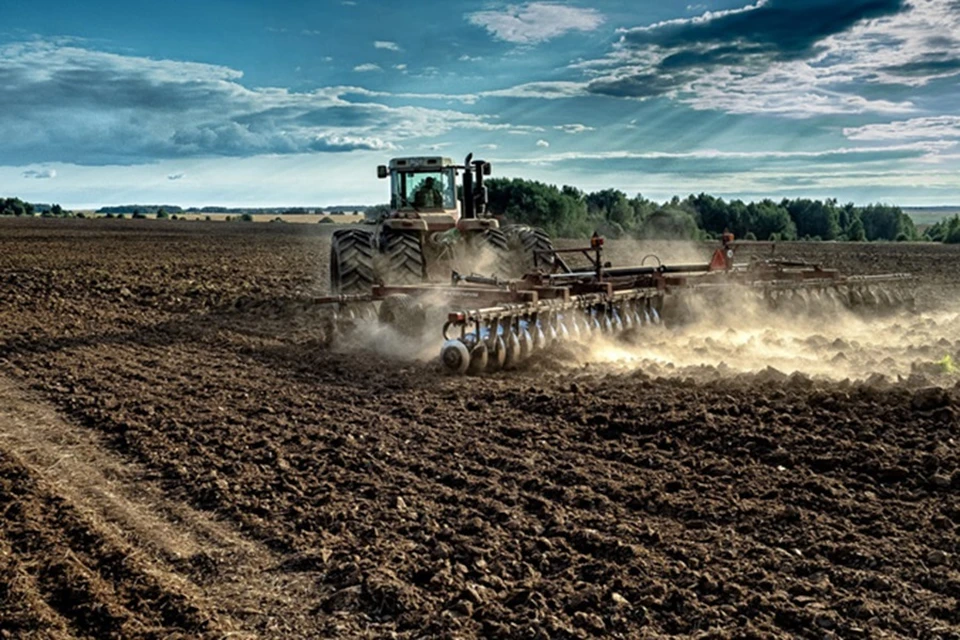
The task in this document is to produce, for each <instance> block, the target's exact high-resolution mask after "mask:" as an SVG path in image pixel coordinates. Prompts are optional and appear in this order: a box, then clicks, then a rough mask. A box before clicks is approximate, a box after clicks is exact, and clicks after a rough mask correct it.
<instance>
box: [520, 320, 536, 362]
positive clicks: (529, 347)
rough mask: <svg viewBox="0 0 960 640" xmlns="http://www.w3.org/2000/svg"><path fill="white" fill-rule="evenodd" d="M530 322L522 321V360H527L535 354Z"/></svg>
mask: <svg viewBox="0 0 960 640" xmlns="http://www.w3.org/2000/svg"><path fill="white" fill-rule="evenodd" d="M529 324H530V323H529V321H528V320H521V321H520V359H521V360H526V359H527V358H529V357H530V354H531V353H533V336H531V335H530V328H529Z"/></svg>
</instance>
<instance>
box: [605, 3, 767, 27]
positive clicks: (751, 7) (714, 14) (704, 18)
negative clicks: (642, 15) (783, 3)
mask: <svg viewBox="0 0 960 640" xmlns="http://www.w3.org/2000/svg"><path fill="white" fill-rule="evenodd" d="M768 4H770V0H757V2H756V4H748V5H747V6H745V7H739V8H737V9H726V10H723V11H706V12H704V13H702V14H701V15H698V16H695V17H693V18H676V19H674V20H663V21H661V22H654V23H653V24H651V25H647V26H645V27H636V28H634V29H618V30H617V31H618V32H619V33H626V32H629V31H656V30H657V29H662V28H664V27H676V26H682V25H689V24H703V23H706V22H710V21H712V20H716V19H718V18H725V17H726V16H734V15H737V14H741V13H747V12H748V11H755V10H757V9H759V8H760V7H763V6H765V5H768ZM697 7H703V8H704V9H705V8H706V7H704V6H703V5H696V6H693V5H687V11H693V10H694V9H696V8H697Z"/></svg>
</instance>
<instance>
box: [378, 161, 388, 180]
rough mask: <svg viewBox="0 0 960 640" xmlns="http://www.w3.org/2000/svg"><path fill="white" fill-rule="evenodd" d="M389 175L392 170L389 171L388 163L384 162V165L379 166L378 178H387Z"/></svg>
mask: <svg viewBox="0 0 960 640" xmlns="http://www.w3.org/2000/svg"><path fill="white" fill-rule="evenodd" d="M388 175H390V172H389V171H387V165H385V164H382V165H380V166H379V167H377V177H378V178H386V177H387V176H388Z"/></svg>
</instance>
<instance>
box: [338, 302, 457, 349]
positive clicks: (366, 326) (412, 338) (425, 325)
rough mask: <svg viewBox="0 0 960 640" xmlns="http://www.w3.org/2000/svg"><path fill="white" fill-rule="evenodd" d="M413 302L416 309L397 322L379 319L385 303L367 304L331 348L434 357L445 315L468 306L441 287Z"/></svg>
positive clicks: (440, 342)
mask: <svg viewBox="0 0 960 640" xmlns="http://www.w3.org/2000/svg"><path fill="white" fill-rule="evenodd" d="M413 302H414V304H416V305H418V306H419V311H418V312H416V313H413V314H411V315H410V317H408V318H406V319H403V320H400V321H399V323H400V324H388V323H384V322H381V321H380V320H379V319H378V311H379V307H380V305H382V304H384V303H382V302H381V303H375V304H374V303H371V304H369V305H368V309H367V312H366V314H365V315H361V316H360V317H358V318H356V319H355V320H353V322H352V326H350V327H349V329H348V330H347V331H346V332H345V333H344V335H342V336H341V337H340V339H339V340H337V341H336V342H335V343H334V350H336V351H338V352H341V353H357V352H360V351H366V352H371V351H372V352H374V353H377V354H379V355H381V356H385V357H387V358H391V359H395V360H403V361H415V362H429V361H430V360H433V359H434V358H436V357H437V355H438V354H439V353H440V348H441V347H442V346H443V342H444V338H443V335H442V329H443V325H444V323H445V322H446V320H447V314H448V313H449V312H450V311H451V310H452V309H453V308H454V307H465V306H470V305H462V304H461V305H458V304H457V303H456V302H455V301H454V300H452V299H451V298H450V297H448V296H447V295H446V294H444V293H443V292H442V291H440V290H438V291H435V292H430V293H427V294H425V295H421V296H418V297H417V298H416V299H415V300H414V301H413ZM458 335H459V334H458Z"/></svg>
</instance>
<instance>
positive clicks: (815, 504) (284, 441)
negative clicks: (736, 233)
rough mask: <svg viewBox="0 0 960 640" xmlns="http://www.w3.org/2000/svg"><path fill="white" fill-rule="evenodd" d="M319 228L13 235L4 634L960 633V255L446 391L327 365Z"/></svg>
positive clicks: (798, 249)
mask: <svg viewBox="0 0 960 640" xmlns="http://www.w3.org/2000/svg"><path fill="white" fill-rule="evenodd" d="M322 226H325V225H317V227H322ZM329 233H330V231H328V230H326V229H322V228H315V227H311V228H305V226H299V225H280V224H276V225H267V224H226V223H203V222H176V221H150V220H137V221H132V220H130V221H116V220H101V221H91V220H78V221H59V220H34V221H18V220H0V514H2V519H0V637H10V638H20V637H43V638H74V637H90V638H110V637H116V638H134V637H137V638H139V637H145V638H150V637H153V638H171V637H174V638H175V637H184V638H187V637H190V638H192V637H209V638H222V637H250V638H254V637H263V638H291V637H344V638H475V637H478V638H589V637H619V638H643V637H651V638H654V637H664V636H679V637H698V638H700V637H716V638H726V637H730V638H733V637H736V638H744V637H764V638H765V637H783V638H792V637H805V638H824V637H838V638H879V637H903V638H960V607H958V598H960V561H958V553H960V499H958V493H960V454H958V438H960V427H958V419H960V404H958V403H960V388H958V387H955V386H954V385H955V383H956V381H957V380H958V379H960V378H958V374H957V373H956V372H955V370H954V367H953V365H952V363H951V360H950V359H951V358H952V359H957V358H958V352H960V335H958V333H957V329H958V328H960V322H958V316H957V312H958V310H960V305H957V304H955V303H954V300H956V299H957V297H956V294H957V289H956V287H955V283H956V280H957V276H958V274H960V266H958V265H960V260H958V258H960V249H958V248H951V247H944V246H940V245H918V244H912V245H911V244H878V245H841V244H813V243H811V244H794V245H781V246H778V247H777V248H776V251H777V252H778V255H789V256H795V257H802V258H806V259H810V260H815V261H822V262H823V263H824V264H826V265H828V266H836V267H839V268H841V269H842V270H844V271H847V272H857V273H880V272H890V271H910V272H912V273H914V274H916V275H919V276H921V277H922V278H923V279H922V280H921V281H920V283H919V284H918V306H919V308H918V310H917V312H916V313H913V314H903V315H896V316H886V317H883V318H877V319H865V318H861V317H842V316H841V317H839V318H836V319H827V318H822V317H821V318H818V319H811V318H799V319H798V318H794V319H793V320H795V322H790V320H791V319H790V318H787V319H784V318H779V319H773V318H768V317H766V316H762V315H761V316H757V315H755V314H751V315H750V316H749V319H748V320H747V319H746V316H745V315H743V314H739V313H737V312H736V311H737V310H736V309H734V310H733V311H734V312H733V313H731V312H730V311H731V310H729V309H726V310H723V313H719V312H718V313H717V314H715V317H713V318H712V319H710V320H709V321H706V320H703V319H701V320H700V321H698V322H696V323H694V324H692V325H688V326H685V327H683V328H681V329H676V330H670V331H657V332H651V333H650V334H649V335H648V336H645V337H643V336H641V337H639V338H637V339H636V340H634V341H633V342H632V343H629V344H619V343H618V344H608V345H591V346H590V347H589V348H587V347H576V348H571V349H569V350H567V351H568V352H565V353H562V354H553V355H550V356H545V357H540V358H538V359H534V360H533V361H532V362H530V364H529V365H528V366H526V367H525V368H523V369H522V370H520V371H516V372H510V373H498V374H492V375H486V376H482V377H479V378H451V377H449V376H445V375H443V373H442V371H441V370H440V367H439V365H438V364H437V363H436V362H435V361H433V360H431V359H429V358H427V359H415V358H401V357H397V356H396V355H393V356H391V355H387V354H389V353H394V354H395V353H398V352H400V351H403V350H402V349H400V350H397V349H394V348H393V346H395V345H391V344H388V343H389V342H390V340H391V337H389V336H383V335H379V336H373V337H371V339H370V341H368V342H366V343H361V344H359V345H355V346H352V347H350V348H349V349H333V350H331V349H328V348H325V347H323V346H322V340H321V337H322V336H321V335H320V332H319V329H318V327H319V325H320V324H321V323H320V319H319V318H318V316H317V313H316V312H315V311H314V310H313V309H311V308H309V307H305V306H303V305H298V304H296V303H291V302H290V300H296V299H297V298H298V296H302V295H303V294H310V293H321V292H324V291H326V288H327V274H326V268H327V267H326V266H327V260H328V255H327V248H328V243H329V235H328V234H329ZM610 244H611V252H610V259H612V260H613V261H614V262H615V263H619V264H623V263H629V262H637V261H639V259H640V258H642V257H643V255H645V254H646V253H649V252H650V251H649V250H647V248H645V247H642V246H636V245H633V244H629V243H616V242H611V243H610ZM770 250H771V249H770V247H768V246H757V247H752V248H747V249H744V254H743V255H747V254H749V253H751V252H753V253H757V254H765V253H768V252H769V251H770ZM657 251H658V252H659V253H661V254H669V253H670V252H675V253H677V254H680V253H683V254H684V257H683V259H684V260H686V259H688V258H689V254H690V253H694V254H697V255H709V251H710V247H706V246H694V247H678V246H673V245H671V246H669V247H660V248H658V249H657ZM663 257H669V255H663ZM764 323H766V324H764ZM432 353H435V352H432ZM946 356H949V357H950V358H945V357H946ZM958 362H960V361H958Z"/></svg>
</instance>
